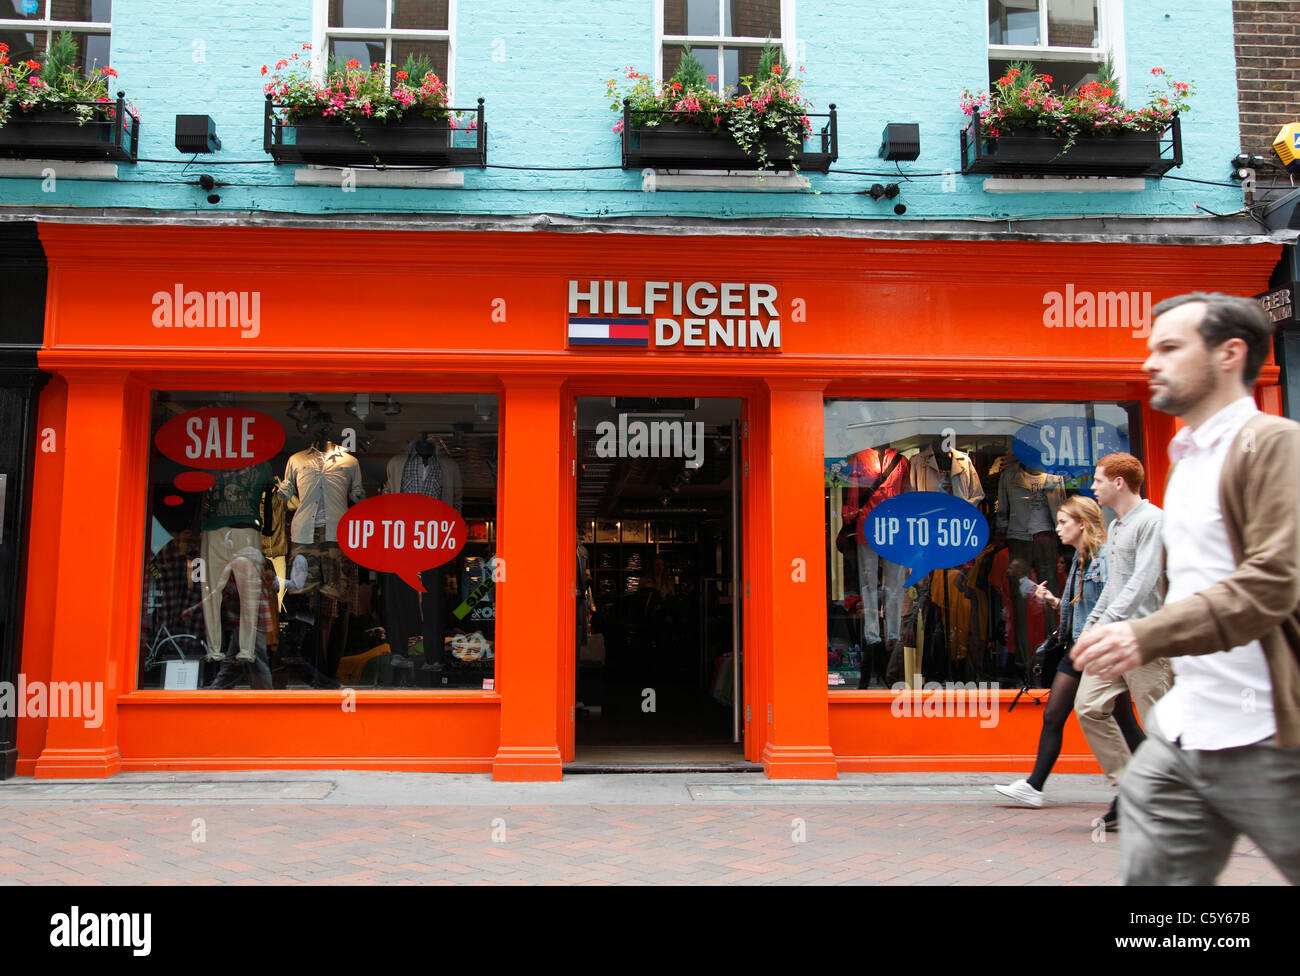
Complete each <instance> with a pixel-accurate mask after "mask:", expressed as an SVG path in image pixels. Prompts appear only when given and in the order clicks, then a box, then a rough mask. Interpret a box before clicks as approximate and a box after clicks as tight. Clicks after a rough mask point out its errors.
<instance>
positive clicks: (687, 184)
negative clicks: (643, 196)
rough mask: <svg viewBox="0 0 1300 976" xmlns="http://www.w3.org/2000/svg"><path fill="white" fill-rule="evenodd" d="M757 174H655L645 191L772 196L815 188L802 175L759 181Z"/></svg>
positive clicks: (777, 175)
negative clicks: (743, 192) (736, 192)
mask: <svg viewBox="0 0 1300 976" xmlns="http://www.w3.org/2000/svg"><path fill="white" fill-rule="evenodd" d="M755 172H756V171H755V170H746V171H739V172H729V173H718V172H710V171H708V170H677V171H674V172H671V173H670V172H667V171H666V170H652V171H649V172H647V173H646V174H645V177H644V179H643V180H642V186H641V188H642V189H643V190H646V191H648V192H655V191H658V190H721V191H734V190H750V191H752V190H763V191H766V192H769V193H801V192H803V191H805V190H807V189H809V188H810V187H811V186H812V184H811V183H810V182H809V180H808V178H807V177H806V176H803V175H802V174H800V173H777V172H771V171H769V172H766V173H764V175H763V178H762V179H761V180H759V179H755V176H754V174H755Z"/></svg>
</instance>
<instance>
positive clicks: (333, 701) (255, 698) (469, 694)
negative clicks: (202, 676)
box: [117, 688, 501, 708]
mask: <svg viewBox="0 0 1300 976" xmlns="http://www.w3.org/2000/svg"><path fill="white" fill-rule="evenodd" d="M343 692H354V693H355V694H356V700H357V701H359V702H368V703H370V704H372V705H373V704H386V705H428V704H431V703H434V702H440V703H442V704H449V705H453V704H454V705H494V704H499V703H500V702H501V693H500V692H499V691H481V690H479V689H478V688H455V689H452V688H444V689H439V688H407V689H391V688H341V689H293V690H287V689H286V690H265V691H255V690H252V689H249V688H232V689H223V690H215V689H205V688H196V689H194V690H192V691H163V690H161V689H157V688H147V689H141V690H138V691H129V692H126V693H125V694H123V695H122V696H121V697H119V698H118V700H117V703H118V705H119V706H123V705H125V706H135V705H175V704H178V703H184V704H185V705H186V706H187V707H189V706H192V705H239V706H244V707H251V706H257V705H316V706H318V707H319V706H322V705H324V706H326V707H329V708H338V707H339V702H340V701H341V695H342V693H343Z"/></svg>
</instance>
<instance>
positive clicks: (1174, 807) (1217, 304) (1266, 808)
mask: <svg viewBox="0 0 1300 976" xmlns="http://www.w3.org/2000/svg"><path fill="white" fill-rule="evenodd" d="M1153 311H1154V314H1155V322H1154V325H1153V328H1152V331H1151V337H1150V338H1149V339H1148V341H1147V348H1148V349H1149V350H1150V356H1149V357H1148V358H1147V360H1146V363H1145V364H1144V365H1143V369H1144V370H1145V371H1146V373H1147V377H1148V384H1149V387H1150V391H1151V405H1152V407H1154V408H1155V409H1157V410H1160V411H1163V412H1164V413H1170V414H1174V415H1176V416H1178V417H1180V418H1182V420H1183V421H1184V422H1185V423H1186V425H1187V426H1186V427H1185V428H1184V429H1182V430H1180V431H1179V432H1178V434H1177V436H1175V437H1174V439H1173V441H1172V442H1171V443H1170V446H1169V453H1170V458H1171V459H1172V460H1173V462H1174V467H1173V470H1172V473H1171V474H1170V477H1169V483H1168V486H1167V489H1166V492H1165V499H1164V520H1163V526H1162V535H1163V538H1164V544H1165V552H1166V573H1167V577H1168V585H1169V589H1168V593H1167V594H1166V596H1165V604H1164V606H1163V607H1162V608H1161V609H1159V610H1157V611H1156V612H1155V613H1153V614H1151V615H1150V616H1148V617H1144V618H1142V619H1140V620H1130V621H1122V622H1119V623H1112V624H1106V625H1103V626H1099V627H1094V628H1093V629H1091V630H1088V631H1086V632H1085V633H1084V634H1082V635H1081V636H1080V638H1079V640H1078V642H1077V643H1076V644H1075V646H1074V648H1073V650H1072V651H1071V652H1070V655H1071V658H1072V659H1073V661H1074V664H1075V667H1077V668H1079V669H1080V670H1083V671H1085V672H1086V673H1088V674H1096V675H1098V676H1099V677H1100V678H1102V679H1103V680H1110V679H1113V678H1114V677H1115V676H1117V675H1120V674H1123V673H1124V672H1126V671H1129V670H1130V669H1132V668H1135V667H1138V666H1140V665H1142V664H1144V663H1147V662H1150V661H1153V660H1155V659H1156V658H1158V657H1169V658H1171V659H1172V663H1173V669H1174V686H1173V688H1172V689H1171V690H1170V691H1169V693H1168V694H1166V695H1165V696H1164V697H1163V698H1161V699H1160V701H1158V702H1157V703H1156V704H1155V706H1154V707H1153V708H1152V709H1151V712H1150V714H1149V716H1148V722H1147V728H1146V731H1147V740H1146V742H1144V743H1143V744H1142V745H1141V746H1140V747H1139V748H1138V751H1137V752H1136V753H1135V754H1134V756H1133V759H1132V761H1131V762H1130V763H1129V765H1128V767H1127V769H1126V770H1125V771H1124V774H1123V776H1122V778H1121V779H1120V784H1119V790H1120V805H1119V810H1120V816H1121V821H1122V822H1123V824H1124V827H1123V829H1122V830H1121V832H1120V837H1121V842H1122V849H1123V865H1122V880H1123V881H1124V883H1125V884H1148V885H1150V884H1159V885H1173V884H1212V883H1213V882H1214V880H1215V879H1216V878H1217V877H1218V875H1219V872H1220V871H1222V869H1223V866H1224V864H1225V863H1226V862H1227V859H1228V856H1229V855H1230V854H1231V852H1232V845H1233V842H1234V841H1235V840H1236V838H1237V837H1238V836H1239V835H1240V834H1245V835H1246V836H1247V837H1249V838H1250V839H1251V840H1253V841H1254V842H1255V844H1256V845H1258V846H1259V848H1260V849H1261V850H1262V851H1263V852H1264V853H1265V854H1266V855H1267V856H1268V857H1269V859H1270V860H1271V861H1272V862H1273V863H1274V864H1275V865H1277V867H1278V869H1279V870H1281V872H1282V873H1283V874H1284V875H1285V876H1286V877H1287V879H1288V880H1290V881H1291V883H1292V884H1296V883H1300V829H1297V825H1300V424H1296V423H1294V422H1292V421H1290V420H1284V419H1281V418H1277V417H1270V416H1267V415H1265V414H1262V413H1260V411H1259V410H1258V409H1257V408H1256V407H1255V402H1254V400H1253V398H1252V397H1251V389H1252V387H1253V386H1254V383H1255V380H1256V378H1257V377H1258V376H1259V371H1260V367H1261V365H1262V364H1263V362H1264V360H1265V358H1267V355H1268V351H1269V347H1270V344H1271V342H1272V332H1273V329H1272V325H1271V324H1270V323H1269V321H1268V318H1267V317H1266V316H1265V315H1264V313H1263V311H1262V310H1261V309H1260V307H1259V305H1258V304H1257V303H1256V302H1254V301H1251V300H1250V299H1245V298H1233V297H1229V296H1227V295H1203V294H1196V295H1183V296H1180V297H1178V298H1172V299H1169V300H1168V301H1165V302H1161V303H1160V304H1159V305H1157V306H1156V307H1155V309H1154V310H1153Z"/></svg>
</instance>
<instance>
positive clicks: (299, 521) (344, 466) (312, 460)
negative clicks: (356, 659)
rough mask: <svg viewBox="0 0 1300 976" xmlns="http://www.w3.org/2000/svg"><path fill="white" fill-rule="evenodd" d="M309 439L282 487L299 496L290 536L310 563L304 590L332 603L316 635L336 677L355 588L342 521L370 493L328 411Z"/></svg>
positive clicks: (324, 610) (295, 552)
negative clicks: (332, 432)
mask: <svg viewBox="0 0 1300 976" xmlns="http://www.w3.org/2000/svg"><path fill="white" fill-rule="evenodd" d="M308 441H309V444H310V446H309V447H307V448H306V449H305V450H302V451H299V452H298V453H297V454H294V455H293V456H292V457H290V458H289V461H288V463H287V464H286V465H285V469H284V480H283V481H282V482H281V483H280V487H279V489H278V490H279V492H280V495H281V497H283V498H284V499H285V500H289V499H292V498H294V497H295V496H296V497H297V498H298V508H297V510H296V511H295V512H294V513H293V521H292V522H291V524H290V527H289V538H290V542H291V546H290V553H291V555H292V556H293V557H294V558H295V559H296V558H297V557H298V556H300V555H301V556H302V557H303V558H304V559H305V560H306V562H307V585H306V586H305V587H304V589H303V592H304V593H311V594H313V601H316V600H319V599H320V598H322V597H324V598H327V599H328V600H329V601H331V602H330V603H327V604H324V605H322V606H321V612H320V614H319V615H318V616H319V623H318V626H317V627H316V634H315V636H316V647H317V650H318V652H319V657H318V661H320V662H321V663H323V664H324V665H325V667H324V670H325V673H326V675H328V676H333V674H334V665H335V664H336V663H337V661H338V658H340V657H342V652H343V648H344V646H345V645H346V644H347V627H348V609H347V606H346V602H345V601H346V600H347V599H348V598H349V597H350V596H351V589H352V588H351V587H350V586H349V585H348V581H347V578H346V576H345V570H344V559H343V551H342V550H341V549H340V548H339V544H338V526H339V520H340V519H341V518H343V513H344V512H346V511H347V510H348V507H349V506H350V505H351V504H354V503H356V502H359V501H361V500H362V499H364V498H365V497H366V493H365V489H364V488H362V486H361V465H360V464H358V463H357V459H356V458H354V457H353V456H352V455H351V454H349V453H348V452H347V451H345V450H343V448H341V447H339V446H338V445H337V444H335V443H334V442H333V441H331V440H330V439H329V418H328V416H327V415H325V416H323V417H322V423H320V424H319V425H318V426H317V427H316V428H314V429H313V430H312V431H310V432H309V437H308ZM339 604H342V606H339ZM340 611H341V612H340ZM335 618H337V620H338V623H337V625H336V624H335ZM331 636H333V637H334V640H333V641H331V640H330V638H331Z"/></svg>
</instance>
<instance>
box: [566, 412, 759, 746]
mask: <svg viewBox="0 0 1300 976" xmlns="http://www.w3.org/2000/svg"><path fill="white" fill-rule="evenodd" d="M576 407H577V413H576V424H575V428H574V431H575V434H576V437H577V455H576V457H577V463H576V466H575V475H576V478H575V481H576V490H577V507H576V511H577V520H578V525H577V529H578V532H577V539H578V547H577V548H578V551H577V558H576V560H575V572H576V580H577V583H576V586H575V587H574V589H575V594H576V597H575V631H576V639H575V652H574V653H575V669H574V671H575V698H574V703H575V708H574V744H575V757H574V758H575V762H576V763H578V764H596V765H603V764H610V765H621V764H635V765H646V764H649V765H657V764H661V763H662V764H696V763H704V764H708V763H739V762H743V759H744V755H743V750H744V746H743V742H742V729H743V725H742V723H741V721H740V715H741V708H742V705H743V703H742V701H741V697H742V694H741V691H742V688H743V682H742V680H741V678H742V675H743V654H742V649H741V646H740V645H741V634H742V632H743V631H742V627H741V623H742V622H741V618H740V604H739V601H737V599H736V594H737V592H738V580H739V578H740V566H741V565H742V564H741V559H740V557H741V553H740V549H739V546H740V538H741V531H740V526H741V518H740V516H741V511H740V505H741V494H742V493H741V490H740V486H741V478H740V473H741V469H740V465H741V463H742V462H741V460H740V458H741V443H740V437H741V433H742V428H741V407H742V401H740V400H738V399H723V398H713V399H699V398H692V397H686V398H647V397H579V398H577V401H576Z"/></svg>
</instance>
